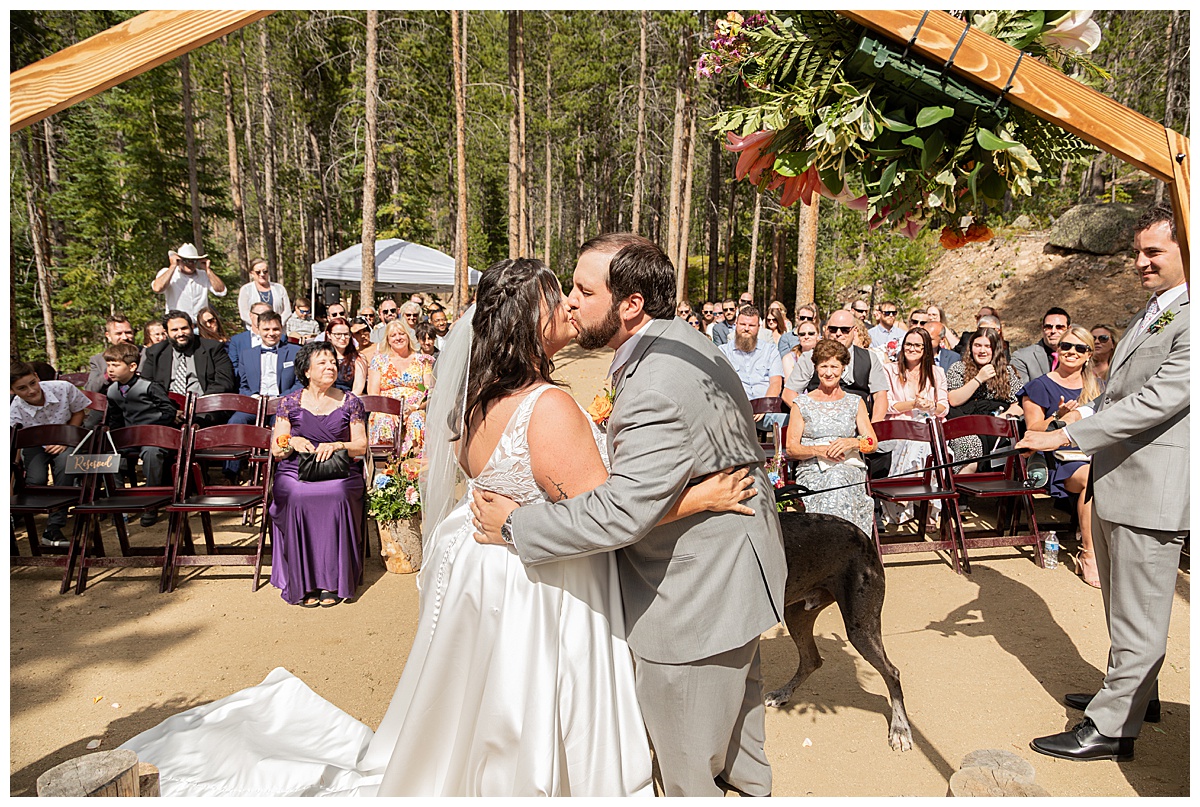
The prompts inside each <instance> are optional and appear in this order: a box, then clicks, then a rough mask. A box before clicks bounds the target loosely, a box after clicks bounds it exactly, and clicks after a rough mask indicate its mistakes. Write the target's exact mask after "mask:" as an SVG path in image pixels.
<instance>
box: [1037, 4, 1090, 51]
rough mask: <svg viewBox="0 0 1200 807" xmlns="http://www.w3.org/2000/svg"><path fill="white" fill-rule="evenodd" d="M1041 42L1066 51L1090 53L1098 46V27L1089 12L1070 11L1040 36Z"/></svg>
mask: <svg viewBox="0 0 1200 807" xmlns="http://www.w3.org/2000/svg"><path fill="white" fill-rule="evenodd" d="M1042 42H1043V43H1045V44H1047V45H1058V46H1059V47H1061V48H1065V49H1067V50H1075V51H1079V52H1080V53H1091V52H1092V51H1094V50H1095V49H1096V46H1097V45H1099V44H1100V26H1099V25H1097V24H1096V21H1095V20H1093V19H1092V12H1090V11H1072V12H1071V13H1070V14H1068V15H1067V16H1065V17H1063V18H1062V19H1061V20H1059V22H1058V25H1055V26H1054V27H1053V28H1052V29H1050V30H1049V31H1048V32H1046V33H1045V34H1043V35H1042Z"/></svg>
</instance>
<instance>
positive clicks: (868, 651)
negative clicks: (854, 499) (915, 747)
mask: <svg viewBox="0 0 1200 807" xmlns="http://www.w3.org/2000/svg"><path fill="white" fill-rule="evenodd" d="M779 523H780V526H781V527H782V528H783V546H784V551H785V553H786V555H787V567H788V576H787V588H786V589H785V594H784V622H786V623H787V628H788V632H789V633H790V634H791V635H792V641H794V642H795V643H796V649H797V650H799V651H800V664H799V666H798V667H797V668H796V674H795V675H794V676H792V680H790V681H788V682H787V683H786V684H784V685H783V686H782V687H780V688H779V689H777V690H775V691H773V692H768V693H767V695H766V698H765V701H766V705H767V706H783V705H784V704H786V703H787V702H788V700H789V699H790V698H791V697H792V692H793V691H795V689H796V687H798V686H799V685H800V684H801V683H803V682H804V680H805V679H806V678H808V676H809V675H811V674H812V672H813V671H814V670H816V669H817V668H818V667H820V666H821V654H820V652H819V651H818V650H817V643H816V642H815V641H814V640H813V625H814V624H815V623H816V621H817V615H818V614H819V613H821V611H822V610H824V609H825V608H826V607H827V606H829V605H831V604H832V603H835V602H836V603H837V604H838V608H839V609H841V612H842V621H843V622H844V623H845V625H846V634H847V636H848V637H849V639H850V643H851V644H853V645H854V647H855V649H856V650H858V652H859V653H860V654H862V657H863V658H864V659H866V660H867V661H868V662H869V663H870V665H871V666H872V667H874V668H875V669H876V670H878V671H879V674H880V675H882V676H883V680H884V682H885V683H886V684H887V688H888V695H889V696H890V697H891V703H892V722H891V727H890V728H889V730H888V743H889V744H890V745H891V746H892V749H893V750H896V751H908V750H910V749H911V748H912V729H911V728H910V727H909V725H908V715H907V714H905V711H904V693H903V692H902V691H901V690H900V672H899V670H897V669H896V668H895V667H894V666H893V665H892V663H891V662H890V661H888V657H887V653H885V652H884V650H883V638H882V636H881V634H880V614H881V612H882V610H883V594H884V580H883V563H882V561H880V559H879V555H877V554H876V552H875V546H874V544H873V543H872V541H871V539H870V538H868V537H867V536H866V535H865V534H864V533H863V531H862V530H860V529H859V528H858V527H856V526H855V525H853V524H851V523H850V522H849V521H846V520H845V519H842V518H838V517H837V516H829V515H823V514H820V513H798V512H783V513H780V514H779Z"/></svg>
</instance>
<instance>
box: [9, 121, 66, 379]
mask: <svg viewBox="0 0 1200 807" xmlns="http://www.w3.org/2000/svg"><path fill="white" fill-rule="evenodd" d="M16 139H17V147H18V149H19V150H20V152H21V168H22V169H23V170H24V171H25V211H26V213H27V214H28V216H29V238H30V241H32V242H33V262H34V266H35V267H36V269H37V297H38V304H39V305H40V306H41V308H42V326H43V328H44V329H45V332H46V360H47V361H48V362H50V365H51V366H52V367H54V369H56V370H58V369H61V368H60V367H59V366H58V340H57V338H56V337H55V333H54V309H53V307H52V306H51V303H50V257H49V249H48V245H47V243H46V226H45V219H44V218H43V213H42V209H41V205H40V202H39V200H38V197H39V196H40V195H41V194H40V193H39V191H40V190H41V188H40V187H39V183H40V176H39V171H38V168H37V164H36V161H35V160H34V158H33V131H32V130H31V129H26V130H25V131H24V132H20V133H18V134H17V138H16Z"/></svg>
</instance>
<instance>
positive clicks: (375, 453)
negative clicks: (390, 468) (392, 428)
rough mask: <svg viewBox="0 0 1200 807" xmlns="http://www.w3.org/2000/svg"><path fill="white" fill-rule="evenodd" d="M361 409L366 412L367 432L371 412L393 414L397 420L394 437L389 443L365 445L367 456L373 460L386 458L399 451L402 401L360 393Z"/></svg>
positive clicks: (401, 440)
mask: <svg viewBox="0 0 1200 807" xmlns="http://www.w3.org/2000/svg"><path fill="white" fill-rule="evenodd" d="M358 399H359V400H360V401H362V404H363V409H365V410H366V412H367V425H368V434H369V433H370V428H369V427H370V418H371V415H372V414H373V413H379V414H387V415H395V416H396V420H397V425H396V438H395V440H393V441H392V442H391V443H371V444H370V445H368V446H367V456H368V457H370V458H371V460H372V461H374V460H386V459H387V458H388V457H391V456H394V455H397V454H399V453H400V446H401V445H402V444H403V443H404V439H403V438H404V401H402V400H400V399H399V398H389V397H387V396H386V395H360V396H358Z"/></svg>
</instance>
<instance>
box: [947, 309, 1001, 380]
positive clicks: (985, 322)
mask: <svg viewBox="0 0 1200 807" xmlns="http://www.w3.org/2000/svg"><path fill="white" fill-rule="evenodd" d="M979 330H981V331H986V330H992V331H995V332H996V334H997V335H998V336H999V337H1000V346H1001V348H1003V351H1002V352H1003V353H1004V360H1005V361H1007V362H1009V367H1011V366H1012V364H1011V362H1012V345H1011V344H1010V343H1009V341H1008V340H1007V339H1005V338H1004V323H1003V322H1001V321H1000V318H999V317H996V316H992V315H991V314H984V315H983V316H982V317H980V318H979ZM971 336H972V334H971V333H965V334H963V338H962V339H960V340H959V344H962V345H964V346H965V347H964V348H963V350H969V349H970V342H971ZM954 352H955V353H958V354H959V355H960V356H961V355H963V354H962V352H961V351H960V350H958V349H957V348H955V350H954ZM1013 372H1014V373H1015V372H1016V370H1013Z"/></svg>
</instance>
